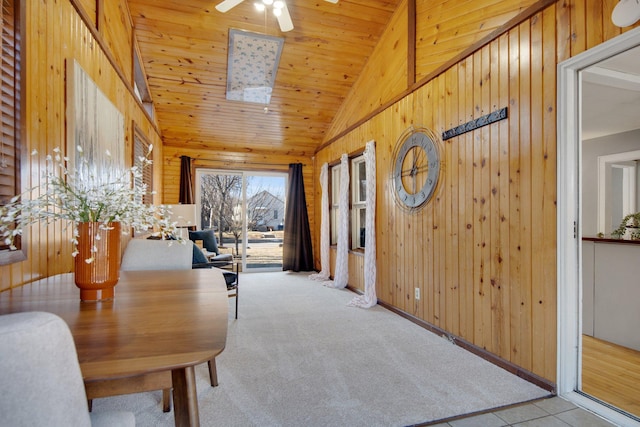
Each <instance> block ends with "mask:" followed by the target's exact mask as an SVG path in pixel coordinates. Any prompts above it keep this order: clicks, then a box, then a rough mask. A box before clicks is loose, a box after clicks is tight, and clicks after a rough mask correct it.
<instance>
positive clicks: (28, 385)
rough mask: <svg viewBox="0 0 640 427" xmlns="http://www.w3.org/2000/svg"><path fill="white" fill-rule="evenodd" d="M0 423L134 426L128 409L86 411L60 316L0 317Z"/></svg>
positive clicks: (73, 349)
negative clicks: (0, 388)
mask: <svg viewBox="0 0 640 427" xmlns="http://www.w3.org/2000/svg"><path fill="white" fill-rule="evenodd" d="M0 378H1V379H2V380H1V382H0V384H1V387H2V391H1V392H0V393H1V395H2V398H1V399H0V414H1V415H0V417H1V418H2V419H1V421H0V424H2V425H8V426H30V427H32V426H36V427H37V426H47V427H51V426H61V427H62V426H112V427H124V426H135V424H136V423H135V417H134V415H133V413H131V412H102V413H100V412H98V413H92V414H90V413H89V407H88V404H87V396H86V393H85V388H84V382H83V380H82V374H81V372H80V364H79V363H78V355H77V353H76V347H75V344H74V343H73V337H72V336H71V332H70V331H69V327H68V326H67V324H66V323H65V322H64V320H62V319H61V318H60V317H58V316H56V315H54V314H51V313H43V312H25V313H15V314H6V315H3V316H0Z"/></svg>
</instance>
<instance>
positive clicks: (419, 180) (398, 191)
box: [393, 131, 440, 209]
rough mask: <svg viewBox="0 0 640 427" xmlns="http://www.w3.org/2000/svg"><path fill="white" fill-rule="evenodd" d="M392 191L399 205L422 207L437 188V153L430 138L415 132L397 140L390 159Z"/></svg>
mask: <svg viewBox="0 0 640 427" xmlns="http://www.w3.org/2000/svg"><path fill="white" fill-rule="evenodd" d="M393 162H394V164H393V192H394V195H395V198H396V201H397V202H398V203H399V204H400V206H402V207H405V208H408V209H417V208H420V207H422V206H423V205H424V204H425V203H426V202H427V201H429V199H430V198H431V196H433V193H434V191H435V189H436V185H437V184H438V177H439V175H440V152H439V150H438V146H437V144H436V143H435V142H434V141H433V139H432V138H431V137H430V136H429V135H427V134H426V133H425V132H423V131H414V132H412V133H410V134H409V136H408V137H406V138H405V139H404V140H401V141H400V142H399V145H398V147H397V148H396V153H395V156H394V158H393Z"/></svg>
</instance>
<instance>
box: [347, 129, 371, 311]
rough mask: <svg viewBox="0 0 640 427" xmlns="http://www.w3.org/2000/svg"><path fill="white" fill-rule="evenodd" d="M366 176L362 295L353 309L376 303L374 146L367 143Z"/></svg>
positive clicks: (355, 302)
mask: <svg viewBox="0 0 640 427" xmlns="http://www.w3.org/2000/svg"><path fill="white" fill-rule="evenodd" d="M364 160H365V163H366V166H365V168H366V174H367V203H366V209H367V215H366V218H365V231H364V233H365V240H364V241H365V242H366V247H365V249H364V295H358V296H357V297H355V298H354V299H352V300H351V302H350V303H349V305H350V306H353V307H363V308H369V307H373V306H374V305H376V304H377V303H378V297H377V296H376V276H377V271H376V145H375V142H374V141H369V142H368V143H367V146H366V148H365V151H364Z"/></svg>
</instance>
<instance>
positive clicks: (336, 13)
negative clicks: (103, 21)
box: [128, 0, 400, 156]
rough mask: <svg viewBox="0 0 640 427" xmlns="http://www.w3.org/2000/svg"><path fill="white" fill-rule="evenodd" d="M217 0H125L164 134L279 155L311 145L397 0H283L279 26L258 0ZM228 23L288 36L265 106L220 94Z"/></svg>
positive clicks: (180, 142)
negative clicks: (222, 8) (289, 24)
mask: <svg viewBox="0 0 640 427" xmlns="http://www.w3.org/2000/svg"><path fill="white" fill-rule="evenodd" d="M220 1H221V0H171V1H169V0H163V1H158V0H128V3H129V8H130V11H131V15H132V18H133V24H134V32H135V37H136V39H137V41H138V44H139V48H140V54H141V59H142V63H143V66H144V69H145V72H146V75H147V81H148V85H149V89H150V92H151V97H152V101H153V103H154V105H155V110H156V115H157V119H158V123H159V126H160V131H161V133H162V138H163V141H164V144H165V145H168V146H176V147H188V148H195V149H207V150H224V151H226V152H227V153H233V152H239V153H246V152H253V153H256V154H260V153H264V154H266V155H274V154H275V155H276V156H277V155H293V156H311V155H313V153H314V151H315V149H316V148H317V147H318V145H320V144H321V143H322V142H323V140H324V139H325V135H326V132H327V129H328V128H329V125H330V123H331V121H332V120H333V117H334V114H335V112H336V111H337V110H338V107H339V106H340V105H341V103H342V102H343V100H344V99H345V97H346V96H347V94H348V92H349V90H350V88H351V86H352V84H353V83H354V82H355V80H356V79H357V77H358V74H359V73H360V72H361V70H362V68H363V66H364V65H365V63H366V61H367V59H368V57H369V56H370V55H371V53H372V51H373V49H374V46H375V45H376V43H377V41H378V39H379V37H380V35H381V34H382V32H383V30H384V29H385V27H386V25H387V22H388V21H389V20H390V18H391V16H392V14H393V11H394V9H395V8H396V6H397V4H398V3H399V2H400V0H340V1H339V2H338V3H337V4H332V3H329V2H325V1H322V0H287V5H288V8H289V11H290V14H291V17H292V20H293V24H294V26H295V28H294V29H293V31H290V32H286V33H282V32H281V31H280V29H279V27H278V23H277V21H276V19H275V17H273V16H271V15H270V14H269V16H268V18H267V19H266V20H265V15H264V13H260V12H257V11H256V9H255V7H254V4H253V3H254V1H255V0H245V1H244V2H243V3H241V4H240V5H238V6H236V7H235V8H233V9H231V10H230V11H229V12H227V13H224V14H223V13H220V12H218V11H217V10H216V9H215V5H216V4H217V3H219V2H220ZM265 22H266V25H265ZM230 28H237V29H242V30H248V31H252V32H258V33H265V32H266V33H267V34H271V35H275V36H279V37H284V38H285V42H284V48H283V51H282V57H281V60H280V67H279V69H278V71H277V75H276V80H275V85H274V89H273V94H272V98H271V103H270V105H269V112H268V113H267V114H265V113H264V111H263V108H264V106H263V105H259V104H250V103H244V102H238V101H227V100H226V99H225V91H226V75H227V48H228V32H229V29H230ZM265 28H266V31H265Z"/></svg>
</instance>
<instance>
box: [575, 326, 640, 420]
mask: <svg viewBox="0 0 640 427" xmlns="http://www.w3.org/2000/svg"><path fill="white" fill-rule="evenodd" d="M582 391H584V392H585V393H588V394H590V395H591V396H594V397H596V398H598V399H600V400H603V401H604V402H607V403H609V404H611V405H614V406H616V407H617V408H620V409H622V410H624V411H626V412H628V413H630V414H633V415H635V416H640V399H638V396H640V351H637V350H632V349H630V348H626V347H622V346H619V345H616V344H612V343H610V342H607V341H602V340H599V339H597V338H593V337H590V336H587V335H583V336H582Z"/></svg>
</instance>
